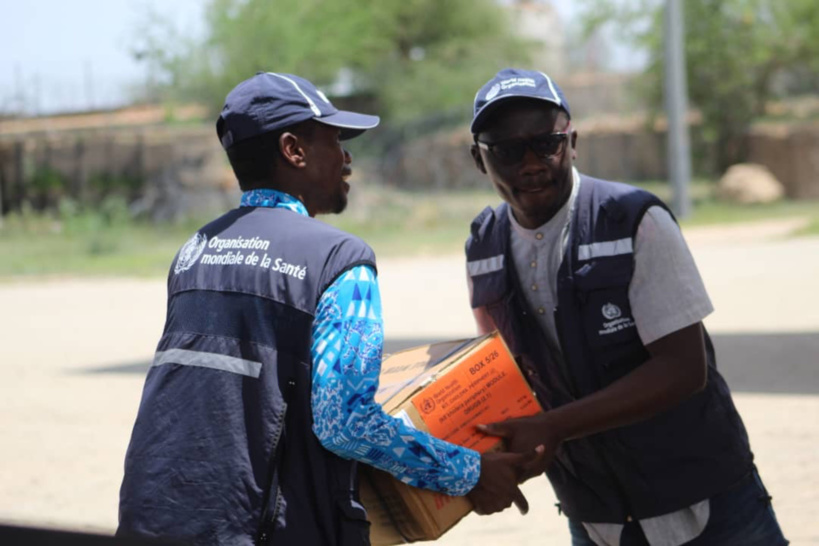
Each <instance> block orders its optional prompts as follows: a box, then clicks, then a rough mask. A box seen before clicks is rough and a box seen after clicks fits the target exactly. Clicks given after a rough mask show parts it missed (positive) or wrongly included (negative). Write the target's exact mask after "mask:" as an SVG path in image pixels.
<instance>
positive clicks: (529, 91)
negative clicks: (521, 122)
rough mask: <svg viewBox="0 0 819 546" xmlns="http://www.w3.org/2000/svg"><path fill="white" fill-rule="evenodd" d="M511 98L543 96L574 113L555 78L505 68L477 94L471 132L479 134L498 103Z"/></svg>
mask: <svg viewBox="0 0 819 546" xmlns="http://www.w3.org/2000/svg"><path fill="white" fill-rule="evenodd" d="M509 99H537V100H544V101H546V102H551V103H552V104H555V105H557V106H558V107H560V108H562V109H563V110H565V112H566V114H567V115H568V116H569V118H571V117H572V114H571V112H570V111H569V103H568V102H567V101H566V97H564V96H563V91H561V90H560V88H559V87H558V86H557V84H556V83H555V82H554V81H552V78H550V77H549V76H547V75H546V74H544V73H543V72H538V71H537V70H521V69H518V68H504V69H503V70H501V71H500V72H498V73H497V74H495V76H494V77H493V78H492V79H491V80H489V81H488V82H486V84H484V86H483V87H481V88H480V90H479V91H478V94H477V95H475V106H474V110H473V115H474V117H473V118H472V127H471V129H472V134H478V133H479V132H480V128H481V125H482V124H483V123H484V122H485V121H486V120H487V118H488V117H489V114H490V113H491V112H492V111H493V110H494V109H495V108H496V107H497V106H498V105H499V104H501V103H503V102H505V101H508V100H509Z"/></svg>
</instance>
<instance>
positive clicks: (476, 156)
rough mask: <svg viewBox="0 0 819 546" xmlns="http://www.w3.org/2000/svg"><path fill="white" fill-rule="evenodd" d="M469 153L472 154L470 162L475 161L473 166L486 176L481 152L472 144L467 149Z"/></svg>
mask: <svg viewBox="0 0 819 546" xmlns="http://www.w3.org/2000/svg"><path fill="white" fill-rule="evenodd" d="M469 153H471V154H472V160H473V161H475V166H476V167H477V168H478V170H479V171H481V172H482V173H483V174H486V166H485V165H484V164H483V157H481V151H480V149H478V145H477V144H473V145H472V146H470V147H469Z"/></svg>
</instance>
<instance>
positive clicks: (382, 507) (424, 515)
mask: <svg viewBox="0 0 819 546" xmlns="http://www.w3.org/2000/svg"><path fill="white" fill-rule="evenodd" d="M375 398H376V401H377V402H379V403H380V404H381V405H382V406H383V408H384V411H386V412H387V413H389V414H390V415H393V416H395V417H398V418H400V419H401V420H403V421H404V422H405V423H406V424H408V425H409V426H412V427H414V428H417V429H420V430H424V431H427V432H429V433H431V434H432V435H433V436H436V437H438V438H441V439H443V440H446V441H448V442H452V443H454V444H458V445H462V446H465V447H469V448H471V449H474V450H476V451H479V452H481V453H483V452H485V451H488V450H491V449H495V448H497V447H498V446H499V443H500V441H499V440H498V439H497V438H493V437H490V436H486V435H484V434H481V433H480V432H478V431H477V430H476V429H475V425H477V424H482V423H484V424H485V423H493V422H496V421H503V420H505V419H509V418H512V417H521V416H528V415H534V414H536V413H538V412H539V411H540V406H539V405H538V403H537V401H536V400H535V396H534V394H533V393H532V390H531V389H530V388H529V385H528V384H527V382H526V380H525V379H524V377H523V375H522V374H521V372H520V370H519V368H518V366H517V364H516V363H515V360H514V358H513V357H512V355H511V354H510V353H509V350H508V348H507V347H506V344H505V343H504V342H503V339H502V338H501V337H500V335H499V334H498V333H497V332H493V333H491V334H488V335H485V336H482V337H478V338H474V339H468V340H459V341H447V342H442V343H435V344H432V345H424V346H420V347H414V348H412V349H407V350H405V351H401V352H398V353H395V354H393V355H391V356H389V357H388V358H386V359H384V361H383V362H382V364H381V375H380V387H379V390H378V393H377V394H376V397H375ZM360 468H361V476H360V488H361V489H360V494H361V501H362V503H363V504H364V505H365V507H366V508H367V512H368V515H369V520H370V523H371V524H372V525H371V532H370V539H371V541H372V544H373V546H388V545H392V544H403V543H407V542H414V541H417V540H434V539H436V538H438V537H440V536H441V535H442V534H443V533H444V532H446V531H447V530H448V529H450V528H451V527H453V526H454V525H455V524H456V523H458V521H460V520H461V518H463V517H464V516H466V515H467V514H468V513H469V512H471V511H472V505H471V504H470V502H469V500H468V499H467V498H466V497H449V496H447V495H443V494H441V493H435V492H433V491H428V490H423V489H417V488H415V487H412V486H409V485H406V484H404V483H402V482H400V481H398V480H396V479H394V478H393V477H392V476H391V475H389V474H387V473H385V472H381V471H379V470H376V469H374V468H372V467H367V466H363V465H362V466H361V467H360Z"/></svg>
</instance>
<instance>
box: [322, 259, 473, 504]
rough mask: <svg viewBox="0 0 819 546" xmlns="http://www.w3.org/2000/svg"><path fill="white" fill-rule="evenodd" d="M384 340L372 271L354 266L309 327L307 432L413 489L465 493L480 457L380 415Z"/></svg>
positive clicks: (326, 296)
mask: <svg viewBox="0 0 819 546" xmlns="http://www.w3.org/2000/svg"><path fill="white" fill-rule="evenodd" d="M383 345H384V330H383V319H382V315H381V295H380V293H379V290H378V281H377V279H376V276H375V272H374V270H373V269H372V268H371V267H370V266H364V265H361V266H356V267H354V268H352V269H350V270H349V271H347V272H346V273H344V274H343V275H341V276H340V277H339V278H338V279H337V280H336V281H335V282H334V283H333V284H332V285H331V286H330V287H329V288H328V289H327V290H326V291H325V292H324V294H323V295H322V296H321V299H320V300H319V305H318V309H317V311H316V318H315V322H314V324H313V345H312V349H311V352H312V359H313V390H312V396H311V398H312V411H313V432H314V433H315V434H316V436H317V437H318V439H319V441H320V442H321V444H322V445H323V446H324V447H325V448H326V449H328V450H330V451H332V452H333V453H335V454H337V455H339V456H340V457H344V458H346V459H355V460H358V461H361V462H363V463H366V464H369V465H372V466H375V467H377V468H380V469H382V470H385V471H387V472H389V473H390V474H392V475H393V476H395V477H396V478H398V479H399V480H401V481H403V482H405V483H408V484H410V485H413V486H416V487H422V488H425V489H432V490H435V491H439V492H441V493H446V494H448V495H453V496H457V495H465V494H466V493H468V492H469V490H470V489H472V488H473V487H474V486H475V484H476V483H477V482H478V476H479V474H480V455H479V454H478V453H477V452H475V451H473V450H471V449H467V448H463V447H460V446H456V445H454V444H450V443H448V442H444V441H443V440H439V439H437V438H434V437H433V436H431V435H429V434H427V433H425V432H421V431H419V430H416V429H413V428H411V427H408V426H407V425H406V424H404V422H403V421H401V420H399V419H396V418H393V417H391V416H389V415H387V414H385V413H384V411H383V410H382V408H381V406H380V405H379V404H378V403H376V402H375V400H374V396H375V392H376V391H377V390H378V375H379V373H380V372H381V352H382V348H383Z"/></svg>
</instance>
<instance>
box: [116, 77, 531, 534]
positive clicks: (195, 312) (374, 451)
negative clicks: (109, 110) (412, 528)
mask: <svg viewBox="0 0 819 546" xmlns="http://www.w3.org/2000/svg"><path fill="white" fill-rule="evenodd" d="M378 122H379V119H378V118H377V117H375V116H369V115H363V114H357V113H352V112H344V111H339V110H337V109H336V108H335V107H333V105H332V104H331V103H330V101H328V100H327V98H326V97H325V96H324V95H323V94H322V93H321V92H320V91H319V90H318V89H316V87H315V86H314V85H313V84H311V83H310V82H309V81H307V80H305V79H303V78H300V77H298V76H293V75H289V74H274V73H259V74H257V75H256V76H254V77H252V78H250V79H248V80H246V81H244V82H242V83H240V84H239V85H238V86H237V87H236V88H235V89H233V91H231V92H230V93H229V94H228V96H227V99H226V101H225V105H224V108H223V110H222V113H221V115H220V116H219V119H218V121H217V123H216V130H217V134H218V136H219V139H220V141H221V143H222V145H223V147H224V148H225V149H226V151H227V155H228V158H229V159H230V163H231V165H232V167H233V170H234V172H235V174H236V177H237V179H238V181H239V186H240V188H241V189H242V191H243V194H242V198H241V204H240V206H239V207H238V208H236V209H234V210H231V211H230V212H228V213H227V214H225V215H223V216H221V217H220V218H218V219H216V220H214V221H213V222H211V223H209V224H208V225H206V226H204V227H203V228H201V229H200V230H199V231H197V232H196V233H195V234H194V235H193V236H192V237H191V238H190V239H189V240H188V242H187V243H185V245H184V246H183V247H182V249H181V250H180V251H179V253H178V254H177V256H176V258H175V260H174V262H173V264H172V265H171V270H170V273H169V278H168V311H167V320H166V323H165V329H164V333H163V335H162V338H161V339H160V341H159V345H158V347H157V352H156V355H155V357H154V361H153V365H152V366H151V369H150V371H149V372H148V376H147V379H146V382H145V388H144V391H143V396H142V402H141V404H140V408H139V413H138V415H137V419H136V424H135V425H134V430H133V434H132V437H131V442H130V445H129V447H128V452H127V455H126V460H125V476H124V479H123V483H122V489H121V493H120V525H119V529H118V534H119V535H120V536H144V537H161V538H165V539H176V540H180V541H185V542H190V543H195V544H230V545H250V544H295V545H299V546H308V545H310V546H312V545H325V544H326V545H344V546H346V545H356V546H358V545H363V544H368V543H369V523H368V522H367V520H366V512H365V510H364V508H363V507H362V505H361V504H360V503H359V500H358V487H357V484H358V479H357V467H356V464H357V462H364V463H366V464H370V465H373V466H376V467H378V468H381V469H383V470H386V471H387V472H390V473H391V474H393V475H394V476H396V477H397V478H399V479H401V480H402V481H404V482H406V483H409V484H412V485H415V486H418V487H424V488H428V489H433V490H436V491H440V492H443V493H446V494H449V495H466V494H469V496H470V498H471V499H472V500H473V502H474V503H475V506H476V509H477V510H478V511H479V512H482V513H491V512H494V511H498V510H502V509H504V508H506V507H507V506H509V505H510V504H511V503H512V502H513V501H515V502H518V503H525V499H522V498H521V495H520V491H519V490H518V489H517V482H518V478H519V477H520V471H519V470H520V468H521V465H522V464H523V463H524V462H526V461H528V460H531V459H533V458H534V457H535V455H534V454H529V455H527V456H521V455H518V454H509V453H496V454H491V455H485V456H481V455H479V454H478V453H476V452H474V451H472V450H469V449H465V448H462V447H459V446H455V445H452V444H449V443H446V442H443V441H441V440H438V439H436V438H433V437H431V436H429V435H428V434H425V433H422V432H419V431H417V430H415V429H412V428H410V427H408V426H406V425H405V424H404V423H403V422H402V421H401V420H398V419H394V418H392V417H389V416H387V415H385V414H384V413H383V411H382V409H381V407H380V406H379V405H378V404H376V403H375V402H374V400H373V396H374V394H375V392H376V390H377V387H378V374H379V371H380V364H381V354H382V353H381V352H382V344H383V328H382V318H381V302H380V296H379V291H378V284H377V281H376V266H375V256H374V254H373V252H372V250H371V249H370V248H369V247H368V246H367V245H366V244H365V243H364V242H363V241H361V240H360V239H358V238H357V237H354V236H352V235H350V234H347V233H344V232H342V231H340V230H338V229H335V228H333V227H331V226H329V225H327V224H325V223H323V222H320V221H318V220H315V219H314V217H315V216H316V215H318V214H327V213H340V212H341V211H342V210H344V208H345V206H346V204H347V193H348V192H349V191H350V184H349V179H350V175H351V173H352V169H351V163H352V157H351V155H350V154H349V152H347V150H345V149H344V148H343V146H342V142H343V141H344V140H346V139H349V138H352V137H355V136H357V135H359V134H361V133H362V132H363V131H365V130H367V129H370V128H373V127H375V126H376V125H377V124H378Z"/></svg>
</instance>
